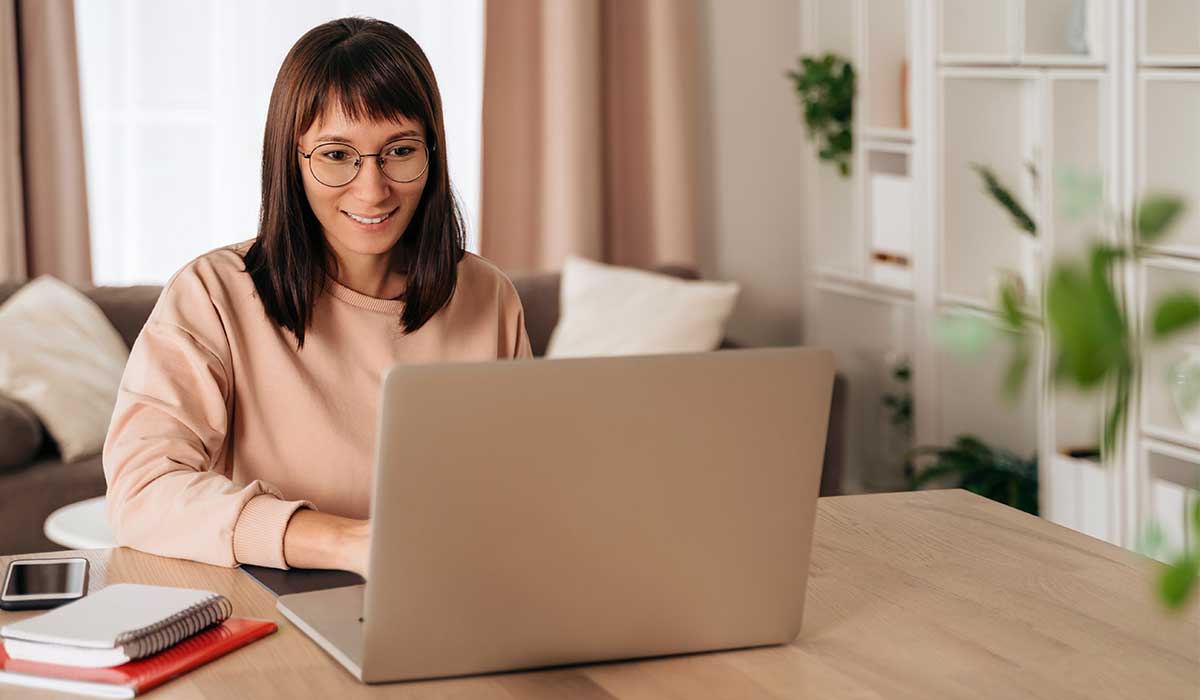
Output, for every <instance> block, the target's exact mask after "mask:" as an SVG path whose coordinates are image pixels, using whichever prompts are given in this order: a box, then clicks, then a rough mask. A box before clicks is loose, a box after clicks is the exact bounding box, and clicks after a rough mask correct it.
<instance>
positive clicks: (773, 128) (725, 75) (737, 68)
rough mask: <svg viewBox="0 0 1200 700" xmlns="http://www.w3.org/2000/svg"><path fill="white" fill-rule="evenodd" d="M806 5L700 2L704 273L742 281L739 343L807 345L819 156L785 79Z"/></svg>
mask: <svg viewBox="0 0 1200 700" xmlns="http://www.w3.org/2000/svg"><path fill="white" fill-rule="evenodd" d="M800 4H801V3H800V2H798V0H738V1H737V2H733V1H730V0H700V6H701V17H700V25H701V26H700V46H701V54H702V56H701V65H700V67H699V68H700V75H701V89H700V91H699V92H700V99H701V109H700V112H701V114H702V115H703V118H704V119H705V121H706V122H707V123H706V124H704V125H703V127H702V130H701V143H700V145H699V148H700V154H701V161H700V162H701V164H702V167H704V168H705V170H706V172H707V177H704V178H702V179H701V187H702V189H701V197H702V210H701V211H702V221H701V226H702V230H701V256H702V257H701V268H702V271H703V273H704V275H705V277H709V278H714V279H727V280H734V281H737V282H740V283H741V285H742V294H741V298H740V300H739V302H738V306H737V308H736V310H735V311H734V316H733V319H732V321H731V323H730V327H729V336H730V337H732V338H734V339H736V340H738V341H739V342H742V343H744V344H748V345H789V344H796V343H800V342H801V341H802V340H803V338H804V314H803V301H804V286H805V281H806V272H805V271H806V267H807V260H806V257H805V231H804V208H803V201H802V194H803V179H802V174H801V173H802V170H803V167H804V163H805V159H806V158H809V157H810V155H809V150H808V147H807V145H806V142H805V137H804V125H803V122H802V119H801V115H800V110H799V107H798V103H797V101H796V97H795V93H794V92H793V91H792V88H791V82H790V81H789V80H788V79H787V78H786V77H785V73H786V72H787V70H789V69H790V68H792V67H793V66H794V65H795V63H796V59H797V57H798V56H799V53H800Z"/></svg>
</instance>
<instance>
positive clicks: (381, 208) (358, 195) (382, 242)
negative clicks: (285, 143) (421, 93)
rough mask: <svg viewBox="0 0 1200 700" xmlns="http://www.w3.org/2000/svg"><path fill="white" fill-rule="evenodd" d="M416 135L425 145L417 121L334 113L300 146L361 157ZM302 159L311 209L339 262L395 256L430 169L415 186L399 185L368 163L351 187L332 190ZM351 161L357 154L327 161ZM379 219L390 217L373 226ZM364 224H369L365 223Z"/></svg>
mask: <svg viewBox="0 0 1200 700" xmlns="http://www.w3.org/2000/svg"><path fill="white" fill-rule="evenodd" d="M414 136H415V137H416V138H419V139H421V140H422V141H424V140H425V131H424V129H423V128H422V127H421V125H420V124H419V123H417V122H415V121H412V120H408V119H402V120H400V121H396V122H392V121H384V122H374V121H371V122H364V121H351V120H349V119H347V118H346V117H345V116H343V115H342V114H341V113H340V112H337V111H336V110H335V111H333V112H330V113H328V114H326V115H325V118H323V119H318V120H317V121H316V122H314V123H313V125H312V127H310V128H309V130H308V131H306V132H305V133H304V134H302V135H301V137H300V144H299V147H300V149H301V150H302V151H303V152H304V153H312V152H313V149H315V148H317V147H318V146H321V145H322V144H327V143H340V144H348V145H350V146H353V147H354V148H355V149H356V150H357V151H358V152H359V153H360V154H368V153H380V152H381V151H383V149H384V146H389V145H392V144H394V143H395V142H396V141H397V139H403V138H412V137H414ZM393 150H395V149H393ZM399 152H401V153H403V151H399ZM297 157H298V158H300V172H301V175H302V177H303V178H304V193H305V195H307V196H308V204H309V206H310V207H312V210H313V213H314V214H315V215H316V217H317V220H318V221H320V222H321V227H322V228H323V229H324V232H325V240H326V241H328V243H329V245H330V247H331V248H333V250H334V252H335V253H336V254H337V256H338V259H339V260H340V261H347V260H349V259H351V258H354V257H361V256H369V257H375V256H380V255H388V254H390V252H391V250H392V247H393V246H395V244H396V241H398V240H400V237H401V236H402V235H404V230H405V229H406V228H408V222H409V221H411V220H412V216H413V212H415V211H416V209H417V205H418V204H419V203H420V201H421V193H422V192H423V191H424V190H425V181H426V180H427V179H428V178H429V168H428V167H426V168H425V172H423V173H422V174H421V176H420V177H418V178H417V179H415V180H413V181H412V182H403V183H402V182H395V181H393V180H390V179H388V178H387V177H386V176H385V175H384V174H383V172H382V171H381V170H380V168H379V166H378V163H377V159H376V158H364V159H363V160H362V163H361V165H360V167H359V170H358V174H357V175H356V176H355V177H354V179H353V180H351V181H350V183H349V184H347V185H343V186H341V187H330V186H328V185H325V184H322V183H321V182H320V181H318V180H317V179H316V178H315V177H314V176H313V171H312V168H310V166H309V160H308V159H305V158H304V157H303V156H302V155H297ZM312 157H313V158H317V157H318V156H317V155H315V154H314V155H313V156H312ZM347 157H348V158H350V159H353V154H352V153H350V154H346V153H343V152H334V153H331V154H329V156H327V157H326V162H328V161H329V160H330V159H342V158H347ZM429 157H430V158H432V156H429ZM318 167H320V166H318ZM380 217H386V218H384V219H383V221H380V222H377V223H372V222H371V221H373V220H377V219H379V218H380ZM364 219H365V220H368V221H362V220H364Z"/></svg>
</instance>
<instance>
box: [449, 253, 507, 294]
mask: <svg viewBox="0 0 1200 700" xmlns="http://www.w3.org/2000/svg"><path fill="white" fill-rule="evenodd" d="M458 284H459V285H460V286H466V287H468V288H471V289H478V290H480V291H482V290H485V289H488V290H492V291H493V293H499V294H501V295H504V296H507V295H510V294H511V295H514V296H515V295H516V293H517V290H516V287H514V286H513V283H512V280H510V279H509V278H508V275H506V274H504V271H503V270H501V269H500V268H499V267H498V266H497V265H496V263H494V262H492V261H491V260H488V259H487V258H485V257H483V256H481V255H476V254H475V253H472V252H470V251H463V256H462V259H461V260H459V261H458Z"/></svg>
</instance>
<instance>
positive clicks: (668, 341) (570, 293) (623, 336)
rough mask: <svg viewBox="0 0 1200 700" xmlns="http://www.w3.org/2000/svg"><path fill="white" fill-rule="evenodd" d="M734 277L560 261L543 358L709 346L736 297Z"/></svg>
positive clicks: (572, 259) (718, 337) (721, 334)
mask: <svg viewBox="0 0 1200 700" xmlns="http://www.w3.org/2000/svg"><path fill="white" fill-rule="evenodd" d="M737 295H738V285H737V284H736V283H734V282H693V281H685V280H680V279H677V278H675V277H669V276H667V275H661V274H658V273H654V272H646V271H644V270H635V269H632V268H627V267H616V266H613V265H604V264H601V263H597V262H592V261H590V260H585V259H583V258H578V257H574V256H572V257H570V258H568V259H567V262H566V265H565V266H564V267H563V275H562V286H561V289H560V298H561V306H562V310H561V316H560V318H559V322H558V325H557V326H556V327H555V329H554V333H553V335H552V336H551V337H550V345H549V348H548V349H547V351H546V356H547V357H583V356H601V355H649V354H658V353H674V352H705V351H708V350H715V349H716V348H717V346H718V345H719V344H720V342H721V338H722V337H724V335H725V324H726V322H727V321H728V320H729V315H730V313H732V312H733V305H734V302H736V301H737Z"/></svg>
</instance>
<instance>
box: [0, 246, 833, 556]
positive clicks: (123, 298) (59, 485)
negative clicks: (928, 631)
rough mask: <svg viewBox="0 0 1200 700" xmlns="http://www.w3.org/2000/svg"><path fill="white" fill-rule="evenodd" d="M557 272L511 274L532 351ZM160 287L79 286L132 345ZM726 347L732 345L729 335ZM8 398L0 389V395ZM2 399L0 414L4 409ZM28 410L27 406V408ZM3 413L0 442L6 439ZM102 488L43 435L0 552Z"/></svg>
mask: <svg viewBox="0 0 1200 700" xmlns="http://www.w3.org/2000/svg"><path fill="white" fill-rule="evenodd" d="M659 271H661V272H665V273H667V274H672V275H675V276H677V277H682V278H689V279H695V278H696V275H695V273H693V272H691V271H690V270H687V269H683V268H676V267H664V268H660V269H659ZM559 279H560V276H559V274H557V273H537V274H528V275H515V276H514V277H513V283H514V284H515V285H516V288H517V292H518V294H519V295H520V297H521V302H522V304H523V305H524V308H525V326H526V329H527V330H528V332H529V340H530V344H531V346H532V348H533V353H534V355H536V356H539V357H540V356H542V355H544V354H545V352H546V345H547V343H548V342H549V340H550V334H551V332H552V331H553V330H554V327H555V325H556V324H557V323H558V315H559ZM21 286H22V285H21V283H0V304H3V303H4V301H6V300H7V299H8V298H9V297H10V296H12V294H13V293H14V292H16V291H17V290H18V289H19V288H20V287H21ZM161 289H162V288H161V287H158V286H128V287H94V288H91V289H86V290H84V293H85V294H86V295H87V296H88V297H89V298H90V299H91V300H92V301H94V302H95V303H96V305H97V306H99V307H100V309H101V310H102V311H103V312H104V314H105V315H106V316H107V317H108V319H109V320H110V321H111V322H112V324H113V326H114V327H116V329H117V331H118V332H119V333H120V335H121V338H122V339H123V340H124V341H125V344H126V345H127V346H129V347H132V346H133V341H134V340H135V339H136V338H137V335H138V333H139V332H140V331H141V328H142V325H143V324H144V323H145V322H146V318H147V317H148V316H149V315H150V311H151V309H152V308H153V307H154V304H155V302H156V301H157V300H158V296H159V292H160V291H161ZM722 347H723V348H732V347H736V345H734V344H733V343H731V342H729V341H728V340H727V341H725V342H724V343H723V344H722ZM844 395H845V388H844V384H843V382H842V380H841V378H840V377H839V379H838V381H837V382H836V383H835V387H834V411H833V412H832V413H831V417H830V440H829V448H828V449H827V450H826V455H825V464H824V465H823V469H822V477H821V494H822V495H834V494H837V493H839V492H840V487H841V475H842V449H841V443H842V435H843V428H842V426H843V425H844V423H845V421H844V418H843V416H842V413H843V410H844V409H843V405H844V398H843V397H844ZM3 402H9V403H10V404H11V403H12V401H11V399H8V398H6V397H4V396H3V395H0V403H3ZM3 408H4V407H3V406H0V414H3V413H4V411H3ZM25 412H26V413H27V411H25ZM4 430H5V425H4V422H3V420H0V445H2V444H3V442H4V441H5V440H6V439H8V438H6V437H5V434H4ZM104 491H105V482H104V472H103V469H102V467H101V463H100V455H95V456H93V457H90V458H88V459H85V460H82V461H78V462H74V463H72V464H65V463H63V462H62V460H61V459H60V457H59V455H58V452H57V449H56V447H55V446H54V443H53V441H52V440H50V439H49V438H45V439H44V441H43V444H42V446H41V449H40V452H39V453H38V455H37V457H36V458H35V459H34V460H33V461H32V462H30V463H28V464H25V465H21V466H17V467H14V468H11V469H7V470H4V471H0V554H25V553H31V552H46V551H54V550H60V549H62V548H61V547H59V546H57V545H55V544H54V543H52V542H51V541H50V540H48V539H46V537H45V535H44V534H43V532H42V525H43V523H44V522H45V520H46V518H47V517H48V516H49V515H50V514H51V513H53V512H54V511H55V510H56V509H58V508H61V507H62V506H65V505H69V504H71V503H75V502H77V501H81V500H84V499H88V498H93V497H95V496H101V495H103V494H104Z"/></svg>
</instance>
